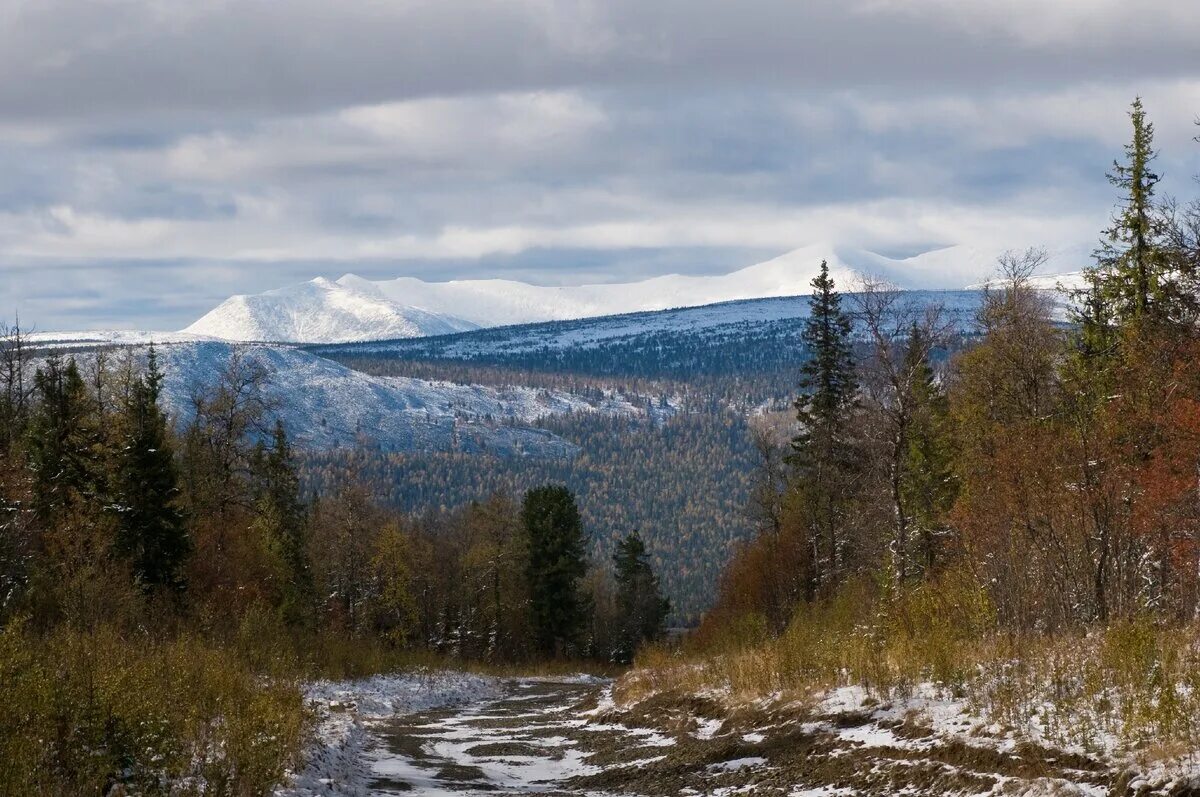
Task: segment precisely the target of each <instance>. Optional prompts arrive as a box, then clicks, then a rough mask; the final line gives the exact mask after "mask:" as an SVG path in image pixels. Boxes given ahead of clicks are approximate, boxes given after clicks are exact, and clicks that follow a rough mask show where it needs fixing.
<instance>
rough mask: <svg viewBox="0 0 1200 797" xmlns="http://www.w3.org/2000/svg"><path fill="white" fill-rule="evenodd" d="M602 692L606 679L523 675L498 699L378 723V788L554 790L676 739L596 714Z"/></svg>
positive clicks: (648, 757) (373, 759)
mask: <svg viewBox="0 0 1200 797" xmlns="http://www.w3.org/2000/svg"><path fill="white" fill-rule="evenodd" d="M601 691H602V686H601V685H599V684H580V683H563V682H555V681H538V680H517V681H513V682H510V683H509V684H507V685H506V687H505V693H504V695H503V696H502V697H500V698H498V699H495V700H491V701H486V702H484V703H480V704H475V705H472V706H469V707H466V708H459V709H437V710H431V711H425V712H421V713H417V714H411V715H408V716H405V717H402V718H398V719H394V720H378V721H375V722H373V723H370V724H369V725H368V729H369V730H370V732H371V734H372V736H373V737H374V738H375V739H376V743H375V745H374V746H373V748H372V749H371V750H370V751H369V753H368V756H369V764H370V767H371V771H372V775H373V781H372V783H371V789H372V792H371V793H372V794H379V795H385V794H410V795H411V794H421V795H435V796H436V795H471V794H479V795H503V794H527V793H547V792H549V793H553V792H561V791H566V790H568V789H569V787H568V786H567V784H566V781H568V780H569V779H571V778H575V777H580V776H588V775H594V774H597V773H598V772H600V771H601V769H602V768H606V767H608V766H612V765H616V766H619V767H620V766H631V765H636V764H638V763H646V762H648V761H652V760H657V759H659V758H661V755H660V754H656V752H655V751H656V748H660V747H665V746H669V745H670V744H672V739H670V738H669V737H666V736H663V735H661V734H659V733H657V732H656V731H653V730H648V729H638V728H625V727H622V726H617V725H609V724H604V723H602V722H595V721H589V717H588V716H587V714H588V712H589V710H593V711H594V710H595V708H596V706H597V703H598V699H599V697H600V693H601ZM614 751H619V753H618V754H617V755H615V756H614V755H613V753H614ZM593 759H596V760H593ZM614 759H626V760H623V761H620V762H617V761H615V760H614ZM597 760H598V761H603V762H604V763H598V762H597Z"/></svg>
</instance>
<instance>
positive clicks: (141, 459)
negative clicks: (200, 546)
mask: <svg viewBox="0 0 1200 797" xmlns="http://www.w3.org/2000/svg"><path fill="white" fill-rule="evenodd" d="M161 389H162V372H161V371H160V370H159V368H158V357H157V355H156V354H155V351H154V347H153V346H151V347H150V353H149V357H148V362H147V365H146V371H145V373H144V374H141V375H140V376H138V377H136V378H135V379H134V381H133V384H132V385H131V386H130V390H129V393H128V397H127V399H126V402H125V406H124V408H123V416H124V418H123V439H122V441H121V446H120V449H119V451H118V454H117V461H116V467H115V473H114V475H113V488H114V489H113V502H112V503H111V504H110V509H111V510H112V511H113V512H114V513H115V514H116V516H117V529H116V535H115V539H114V549H115V550H116V552H117V554H118V555H119V556H122V557H124V558H125V559H127V560H128V561H129V564H130V569H131V572H132V574H133V577H134V580H135V581H136V582H137V583H138V585H139V586H141V587H142V588H143V589H145V590H147V591H150V590H154V589H158V588H167V589H172V590H181V589H183V587H184V577H183V566H184V564H185V562H186V560H187V557H188V555H189V554H190V553H191V550H192V543H191V538H190V536H189V535H188V530H187V526H186V524H185V522H184V517H183V513H182V511H181V510H180V508H179V504H178V502H179V477H178V471H177V470H176V466H175V456H174V453H173V451H172V447H171V438H170V434H169V433H168V430H167V419H166V416H165V415H164V414H163V412H162V410H161V409H160V408H159V406H158V399H159V394H160V392H161Z"/></svg>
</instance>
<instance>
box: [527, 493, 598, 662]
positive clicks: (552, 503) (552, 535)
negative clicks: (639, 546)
mask: <svg viewBox="0 0 1200 797" xmlns="http://www.w3.org/2000/svg"><path fill="white" fill-rule="evenodd" d="M521 523H522V526H523V528H524V529H525V534H526V535H527V537H528V545H529V560H528V565H527V567H528V569H527V571H526V575H527V578H528V580H529V594H530V609H531V615H532V620H533V629H534V637H535V640H536V642H537V648H538V650H539V652H540V653H541V654H542V655H544V656H560V655H563V654H564V653H566V652H568V651H569V650H570V649H571V648H572V647H573V646H574V645H575V644H576V643H577V641H578V639H579V635H580V633H581V632H582V631H583V629H584V627H585V624H586V620H587V607H586V605H585V603H586V601H585V600H584V598H583V596H582V595H581V593H580V590H579V581H580V579H582V578H583V576H584V574H585V573H586V572H587V562H586V561H585V558H584V546H585V540H584V534H583V522H582V521H581V520H580V517H579V508H578V507H577V506H576V504H575V496H574V495H573V494H572V493H571V491H570V490H568V489H567V488H566V487H561V486H556V485H547V486H545V487H538V488H535V489H533V490H530V491H529V492H527V493H526V494H525V500H524V502H523V504H522V506H521Z"/></svg>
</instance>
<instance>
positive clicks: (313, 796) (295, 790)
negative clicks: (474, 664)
mask: <svg viewBox="0 0 1200 797" xmlns="http://www.w3.org/2000/svg"><path fill="white" fill-rule="evenodd" d="M499 689H500V686H499V681H498V680H497V679H494V678H487V677H484V676H479V675H471V674H467V673H459V672H418V673H410V674H397V675H379V676H375V677H372V678H367V679H365V680H360V681H339V682H331V681H319V682H317V683H314V684H312V685H311V686H310V687H309V689H308V692H307V699H308V702H309V705H310V706H311V707H312V709H313V710H314V711H315V712H316V715H317V727H316V731H315V734H314V739H313V742H312V744H311V745H310V747H309V749H308V750H307V751H306V753H305V763H304V766H303V767H302V768H300V769H299V770H298V771H296V772H292V773H289V775H288V778H287V783H286V784H285V785H283V786H280V787H278V788H277V789H276V790H275V791H274V792H273V794H274V796H275V797H360V795H365V794H366V790H367V783H368V782H369V780H370V777H371V773H370V771H369V769H368V768H367V766H366V762H365V758H364V754H365V752H366V747H367V744H368V741H369V737H368V735H367V732H366V730H365V728H364V727H363V720H364V719H378V718H382V717H390V716H396V715H400V714H406V713H411V712H414V711H421V710H426V709H430V708H438V707H442V706H453V705H462V704H465V703H470V702H474V701H480V700H487V699H490V698H493V697H495V696H496V695H497V694H498V693H499Z"/></svg>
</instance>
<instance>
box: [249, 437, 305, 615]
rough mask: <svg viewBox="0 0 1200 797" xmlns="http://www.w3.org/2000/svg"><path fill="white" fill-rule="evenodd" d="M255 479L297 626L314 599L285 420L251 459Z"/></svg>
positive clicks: (286, 609) (287, 610)
mask: <svg viewBox="0 0 1200 797" xmlns="http://www.w3.org/2000/svg"><path fill="white" fill-rule="evenodd" d="M252 464H253V471H254V475H255V478H256V480H257V500H256V506H257V510H258V521H257V524H256V525H257V527H258V529H259V531H260V533H261V534H262V535H263V537H264V542H265V544H266V547H267V550H268V551H269V552H270V554H271V556H272V559H273V560H274V563H275V568H276V571H277V575H276V579H277V582H278V588H279V597H280V603H281V609H282V611H283V615H284V618H285V619H286V620H287V621H288V622H289V623H292V624H294V625H302V624H304V623H306V622H307V621H308V620H309V619H311V616H312V611H313V607H314V605H315V603H314V589H313V579H312V570H311V567H310V563H309V559H308V511H307V507H306V506H305V503H304V500H303V498H302V497H301V495H300V478H299V476H298V475H297V473H296V465H295V461H294V458H293V456H292V448H291V444H290V443H289V442H288V438H287V432H286V430H285V429H284V426H283V422H282V421H279V420H276V421H275V430H274V434H273V435H272V441H271V446H270V447H269V448H268V447H266V446H262V445H260V446H259V448H258V450H257V451H256V452H255V455H254V459H253V463H252Z"/></svg>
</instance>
